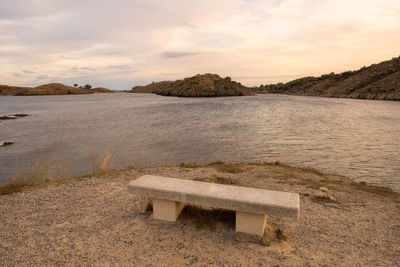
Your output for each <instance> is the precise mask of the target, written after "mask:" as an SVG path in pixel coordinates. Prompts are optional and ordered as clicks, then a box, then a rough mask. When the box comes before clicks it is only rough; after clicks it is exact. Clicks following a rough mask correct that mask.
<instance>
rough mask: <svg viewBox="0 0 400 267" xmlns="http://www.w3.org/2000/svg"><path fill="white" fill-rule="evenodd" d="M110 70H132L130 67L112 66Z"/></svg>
mask: <svg viewBox="0 0 400 267" xmlns="http://www.w3.org/2000/svg"><path fill="white" fill-rule="evenodd" d="M108 68H110V69H120V70H129V69H131V66H129V65H112V66H108Z"/></svg>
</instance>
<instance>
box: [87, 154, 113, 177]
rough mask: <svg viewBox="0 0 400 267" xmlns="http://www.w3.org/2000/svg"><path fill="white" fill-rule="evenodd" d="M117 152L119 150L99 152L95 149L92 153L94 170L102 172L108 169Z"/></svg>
mask: <svg viewBox="0 0 400 267" xmlns="http://www.w3.org/2000/svg"><path fill="white" fill-rule="evenodd" d="M116 153H117V151H106V152H104V153H99V152H97V151H96V150H95V149H93V150H92V153H91V157H92V172H93V173H102V172H106V171H108V170H109V169H110V166H111V163H112V162H113V160H114V156H115V154H116Z"/></svg>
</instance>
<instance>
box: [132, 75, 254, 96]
mask: <svg viewBox="0 0 400 267" xmlns="http://www.w3.org/2000/svg"><path fill="white" fill-rule="evenodd" d="M128 92H131V93H153V94H158V95H164V96H180V97H216V96H246V95H253V94H254V93H252V92H251V91H250V90H249V89H248V88H246V87H244V86H242V85H241V84H240V83H238V82H235V81H232V80H231V78H230V77H226V78H221V77H220V76H219V75H217V74H210V73H207V74H202V75H201V74H198V75H196V76H193V77H190V78H185V79H183V80H177V81H163V82H157V83H151V84H149V85H146V86H136V87H134V88H132V90H130V91H128Z"/></svg>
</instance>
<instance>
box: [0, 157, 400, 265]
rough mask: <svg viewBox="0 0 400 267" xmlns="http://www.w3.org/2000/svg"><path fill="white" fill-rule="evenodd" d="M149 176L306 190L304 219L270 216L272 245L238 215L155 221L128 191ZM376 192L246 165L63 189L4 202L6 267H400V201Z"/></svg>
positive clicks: (160, 171) (199, 214) (76, 183)
mask: <svg viewBox="0 0 400 267" xmlns="http://www.w3.org/2000/svg"><path fill="white" fill-rule="evenodd" d="M143 174H156V175H163V176H167V177H175V178H182V179H193V180H200V181H208V182H219V183H225V184H237V185H241V186H251V187H257V188H265V189H272V190H282V191H289V192H298V193H300V194H301V212H300V214H301V215H300V219H299V220H298V221H293V220H287V219H282V218H273V217H268V222H269V230H268V231H267V232H266V234H265V237H264V238H263V239H262V240H258V239H257V238H251V237H249V236H246V235H241V234H238V233H235V231H234V216H232V213H230V212H225V213H224V212H222V213H223V214H224V216H225V217H223V218H222V217H218V216H217V215H215V212H214V211H210V210H206V209H199V210H196V209H195V208H189V209H185V210H184V211H183V213H182V214H181V216H180V217H179V219H178V221H177V222H175V223H167V222H160V221H157V220H153V219H152V218H151V212H149V211H145V206H146V203H147V200H146V199H145V198H143V197H141V196H135V195H132V194H130V193H129V192H128V190H127V184H128V182H129V181H131V180H132V179H135V178H137V177H139V176H141V175H143ZM321 186H323V187H326V189H328V196H329V197H330V198H331V199H329V198H327V197H326V194H325V193H323V192H322V191H321V190H320V187H321ZM360 188H364V190H360ZM323 190H325V189H323ZM325 191H326V190H325ZM366 191H371V190H365V186H363V185H361V187H358V186H357V185H356V184H355V183H353V182H352V181H351V180H349V179H347V178H345V177H340V176H334V175H322V174H319V173H318V172H315V171H313V170H302V169H294V168H290V167H286V166H272V165H244V164H240V165H226V166H225V165H218V166H208V167H199V168H180V167H165V168H146V169H139V170H129V171H119V172H110V173H108V174H107V175H103V176H98V177H89V178H84V179H80V180H76V179H75V180H69V181H68V182H66V183H54V184H51V185H49V186H46V187H37V188H32V189H29V190H25V191H24V192H21V193H15V194H12V195H3V196H0V216H1V220H0V265H1V266H55V265H57V266H60V265H62V266H115V265H118V266H132V265H135V266H182V265H191V266H192V265H193V266H204V265H211V266H278V265H279V266H299V265H301V266H304V265H305V266H322V265H327V266H334V265H339V266H396V265H397V266H399V262H400V204H399V198H398V196H397V195H394V194H392V195H390V196H389V197H387V196H382V194H381V193H379V192H378V193H376V192H375V193H374V192H373V193H370V192H366Z"/></svg>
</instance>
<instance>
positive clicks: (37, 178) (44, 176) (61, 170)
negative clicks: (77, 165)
mask: <svg viewBox="0 0 400 267" xmlns="http://www.w3.org/2000/svg"><path fill="white" fill-rule="evenodd" d="M67 172H68V168H67V167H66V166H65V165H61V164H59V163H58V162H57V161H56V160H54V159H45V158H39V159H36V160H32V161H31V162H30V163H29V164H28V166H27V167H26V168H24V169H22V170H19V171H18V172H16V173H15V174H14V175H13V176H12V177H11V179H10V180H9V181H8V182H7V183H6V184H3V185H0V195H4V194H11V193H14V192H21V191H22V190H23V189H24V188H27V187H31V186H34V185H39V184H44V183H46V182H50V181H53V180H57V179H60V178H61V177H63V176H65V175H66V174H67Z"/></svg>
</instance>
